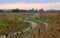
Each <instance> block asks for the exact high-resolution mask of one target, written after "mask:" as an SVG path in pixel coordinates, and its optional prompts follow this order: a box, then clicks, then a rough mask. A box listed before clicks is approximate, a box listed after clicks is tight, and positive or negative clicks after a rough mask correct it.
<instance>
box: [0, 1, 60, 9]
mask: <svg viewBox="0 0 60 38" xmlns="http://www.w3.org/2000/svg"><path fill="white" fill-rule="evenodd" d="M59 7H60V2H52V3H24V2H19V3H8V4H0V9H15V8H20V9H30V8H34V9H41V8H44V9H60V8H59Z"/></svg>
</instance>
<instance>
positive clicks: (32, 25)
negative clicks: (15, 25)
mask: <svg viewBox="0 0 60 38" xmlns="http://www.w3.org/2000/svg"><path fill="white" fill-rule="evenodd" d="M19 20H23V21H25V22H29V23H30V24H31V26H30V27H28V28H26V29H25V30H23V32H26V31H28V30H29V29H30V28H31V27H32V29H34V28H36V27H37V25H38V24H37V23H36V22H32V21H29V20H25V19H22V18H19ZM39 22H41V21H39ZM41 23H43V24H44V25H46V26H48V23H46V22H41ZM17 33H18V34H20V33H21V31H18V32H15V33H12V35H16V34H17ZM9 35H10V34H9ZM5 37H6V36H5V35H2V36H0V38H5Z"/></svg>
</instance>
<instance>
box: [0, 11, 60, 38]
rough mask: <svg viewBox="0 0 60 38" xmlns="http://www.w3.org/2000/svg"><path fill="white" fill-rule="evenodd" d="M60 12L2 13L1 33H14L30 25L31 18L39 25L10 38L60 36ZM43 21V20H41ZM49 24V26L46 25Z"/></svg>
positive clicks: (0, 18) (0, 15) (57, 37)
mask: <svg viewBox="0 0 60 38" xmlns="http://www.w3.org/2000/svg"><path fill="white" fill-rule="evenodd" d="M59 14H60V13H59V12H55V13H0V35H5V34H6V33H14V32H18V31H21V30H23V29H25V28H28V27H30V25H31V24H30V23H28V22H24V21H23V20H29V21H32V22H35V23H37V27H36V28H34V29H30V30H29V31H27V32H24V34H18V35H15V36H13V37H10V38H19V37H21V38H60V32H59V30H60V29H59V28H60V27H59V26H58V23H57V22H58V19H59V20H60V18H59V17H60V15H59ZM19 18H22V20H19ZM39 21H41V22H39ZM47 24H48V26H46V25H47Z"/></svg>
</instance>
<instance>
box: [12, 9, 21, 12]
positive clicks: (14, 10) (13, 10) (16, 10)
mask: <svg viewBox="0 0 60 38" xmlns="http://www.w3.org/2000/svg"><path fill="white" fill-rule="evenodd" d="M12 12H20V10H19V9H18V8H17V9H12Z"/></svg>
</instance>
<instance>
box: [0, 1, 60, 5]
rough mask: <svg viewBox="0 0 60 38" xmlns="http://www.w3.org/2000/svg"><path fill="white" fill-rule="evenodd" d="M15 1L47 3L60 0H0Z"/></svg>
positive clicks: (1, 2) (0, 2)
mask: <svg viewBox="0 0 60 38" xmlns="http://www.w3.org/2000/svg"><path fill="white" fill-rule="evenodd" d="M17 2H25V3H48V2H60V0H0V4H3V3H17Z"/></svg>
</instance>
